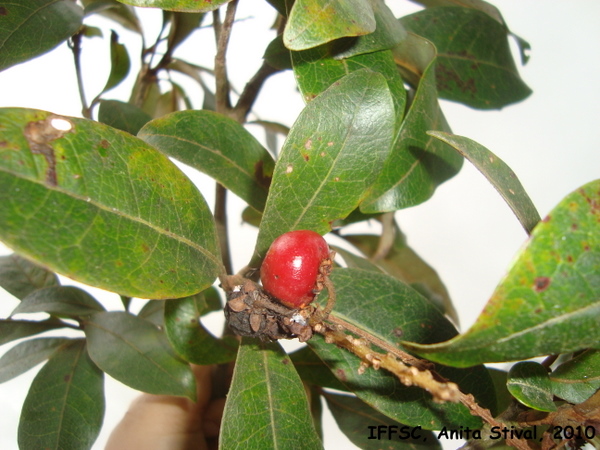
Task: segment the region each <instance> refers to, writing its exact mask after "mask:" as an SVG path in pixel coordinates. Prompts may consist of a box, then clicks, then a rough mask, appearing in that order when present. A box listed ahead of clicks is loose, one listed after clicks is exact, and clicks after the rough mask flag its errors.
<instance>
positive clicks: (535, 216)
mask: <svg viewBox="0 0 600 450" xmlns="http://www.w3.org/2000/svg"><path fill="white" fill-rule="evenodd" d="M427 134H428V135H430V136H433V137H434V138H437V139H439V140H440V141H442V142H445V143H446V144H448V145H450V146H451V147H453V148H454V149H455V150H456V151H457V152H458V153H460V154H461V155H462V156H464V157H465V158H467V159H468V160H469V161H471V163H473V165H474V166H475V167H476V168H477V170H479V171H480V172H481V173H482V174H483V175H484V176H485V177H486V178H487V179H488V181H489V182H490V183H492V186H494V188H496V190H497V191H498V193H499V194H500V195H501V196H502V198H503V199H504V200H505V201H506V203H507V204H508V206H509V207H510V209H512V211H513V212H514V213H515V215H516V216H517V219H519V222H521V225H523V228H525V231H526V232H527V234H531V231H532V230H533V228H534V227H535V226H536V225H537V223H538V222H539V221H540V220H541V218H540V215H539V213H538V212H537V209H535V206H534V204H533V202H532V201H531V199H530V198H529V196H528V195H527V192H525V189H524V188H523V185H522V184H521V182H520V181H519V179H518V178H517V176H516V175H515V173H514V172H513V171H512V169H511V168H510V167H508V166H507V165H506V163H505V162H504V161H502V160H501V159H500V158H498V157H497V156H496V155H495V154H494V153H492V152H491V151H489V150H488V149H487V148H485V147H484V146H483V145H481V144H478V143H477V142H475V141H473V140H471V139H469V138H466V137H463V136H457V135H453V134H449V133H443V132H441V131H428V132H427Z"/></svg>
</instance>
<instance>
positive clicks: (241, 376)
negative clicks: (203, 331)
mask: <svg viewBox="0 0 600 450" xmlns="http://www.w3.org/2000/svg"><path fill="white" fill-rule="evenodd" d="M300 442H301V447H302V449H307V450H308V449H321V448H323V444H322V443H321V441H320V439H319V437H318V435H317V433H316V431H315V427H314V424H313V421H312V418H311V416H310V412H309V405H308V400H307V398H306V393H305V391H304V387H303V386H302V382H301V381H300V378H299V377H298V374H297V373H296V371H295V369H294V365H293V364H292V363H291V361H290V358H289V357H288V356H287V355H286V354H285V352H284V351H283V349H282V348H281V346H280V345H279V344H278V343H276V342H275V343H263V342H260V341H255V340H251V339H248V338H243V339H242V344H241V346H240V348H239V351H238V357H237V360H236V364H235V369H234V371H233V379H232V381H231V388H230V390H229V393H228V394H227V402H226V403H225V411H224V412H223V422H222V425H221V435H220V438H219V445H220V447H221V448H240V447H243V448H277V449H280V450H284V449H293V450H295V449H297V448H298V445H299V443H300Z"/></svg>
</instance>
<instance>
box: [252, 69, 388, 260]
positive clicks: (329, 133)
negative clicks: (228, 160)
mask: <svg viewBox="0 0 600 450" xmlns="http://www.w3.org/2000/svg"><path fill="white" fill-rule="evenodd" d="M393 127H394V107H393V105H392V100H391V97H390V92H389V89H388V88H387V84H386V82H385V79H384V78H383V76H382V75H380V74H378V73H375V72H371V71H370V70H361V71H357V72H353V73H351V74H350V75H348V76H347V77H345V78H343V79H342V80H340V81H339V83H336V84H335V85H333V86H332V87H331V88H330V89H328V90H327V91H326V92H324V93H323V94H322V95H320V96H319V97H318V98H316V99H315V100H313V101H312V102H310V103H309V104H308V106H307V107H306V108H305V109H304V110H303V111H302V113H301V114H300V116H299V117H298V120H297V121H296V123H295V124H294V126H293V127H292V129H291V131H290V134H289V136H288V138H287V140H286V142H285V145H284V147H283V149H282V151H281V155H280V156H279V159H278V160H277V164H276V165H275V171H274V173H273V182H272V184H271V189H270V191H269V197H268V199H267V205H266V207H265V212H264V215H263V220H262V222H261V228H260V232H259V235H258V243H257V249H256V250H257V253H258V254H263V255H264V253H265V251H266V250H267V248H268V247H269V245H270V244H271V242H272V241H273V240H274V239H275V238H276V237H277V236H279V235H281V234H282V233H284V232H287V231H290V230H297V229H312V230H314V231H317V232H319V233H321V234H324V233H326V232H328V231H330V230H331V223H332V222H333V221H334V220H336V219H339V218H343V217H346V216H347V215H348V214H350V213H351V212H352V211H353V210H354V209H355V208H356V206H357V205H358V203H359V202H360V201H361V199H362V197H363V195H364V191H365V189H367V188H368V187H369V186H370V184H371V182H372V180H373V177H374V176H375V175H376V174H377V172H378V171H379V170H380V165H381V162H382V161H383V160H384V158H385V156H386V155H387V153H388V151H389V145H390V142H391V138H392V131H393Z"/></svg>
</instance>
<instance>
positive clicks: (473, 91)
mask: <svg viewBox="0 0 600 450" xmlns="http://www.w3.org/2000/svg"><path fill="white" fill-rule="evenodd" d="M401 22H402V24H403V25H404V26H405V27H406V29H407V30H409V31H410V32H412V33H415V34H417V35H419V36H422V37H424V38H426V39H428V40H430V41H431V42H433V43H434V44H435V46H436V49H437V54H438V57H437V61H436V68H435V78H436V81H437V86H438V90H439V94H440V96H441V97H443V98H446V99H449V100H454V101H457V102H461V103H465V104H467V105H469V106H471V107H474V108H482V109H491V108H494V109H495V108H502V107H503V106H506V105H509V104H511V103H515V102H518V101H521V100H523V99H525V98H526V97H527V96H529V94H531V89H529V87H528V86H527V85H526V84H525V83H524V82H523V80H522V79H521V77H520V76H519V73H518V71H517V68H516V65H515V63H514V61H513V58H512V54H511V51H510V47H509V45H508V38H507V29H506V27H505V26H504V25H501V24H500V23H498V21H497V20H495V19H493V18H492V17H490V16H489V15H488V14H486V13H484V12H481V11H479V10H477V9H473V8H463V7H439V8H428V9H425V10H423V11H419V12H417V13H415V14H411V15H408V16H405V17H403V18H402V19H401Z"/></svg>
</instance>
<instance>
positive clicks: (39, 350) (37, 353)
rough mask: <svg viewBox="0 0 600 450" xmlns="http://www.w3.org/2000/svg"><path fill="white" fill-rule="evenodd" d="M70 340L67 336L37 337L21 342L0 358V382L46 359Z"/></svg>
mask: <svg viewBox="0 0 600 450" xmlns="http://www.w3.org/2000/svg"><path fill="white" fill-rule="evenodd" d="M70 342H72V340H71V339H67V338H39V339H30V340H28V341H24V342H21V343H19V344H17V345H15V346H14V347H13V348H11V349H10V350H8V351H7V352H6V353H5V354H4V355H2V357H1V358H0V383H4V382H5V381H8V380H12V379H13V378H15V377H18V376H19V375H21V374H23V373H25V372H27V371H28V370H29V369H32V368H34V367H35V366H37V365H38V364H39V363H41V362H44V361H46V360H47V359H48V358H49V357H50V355H52V354H53V353H54V352H55V351H56V350H57V349H58V348H61V347H63V346H65V344H68V343H70Z"/></svg>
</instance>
